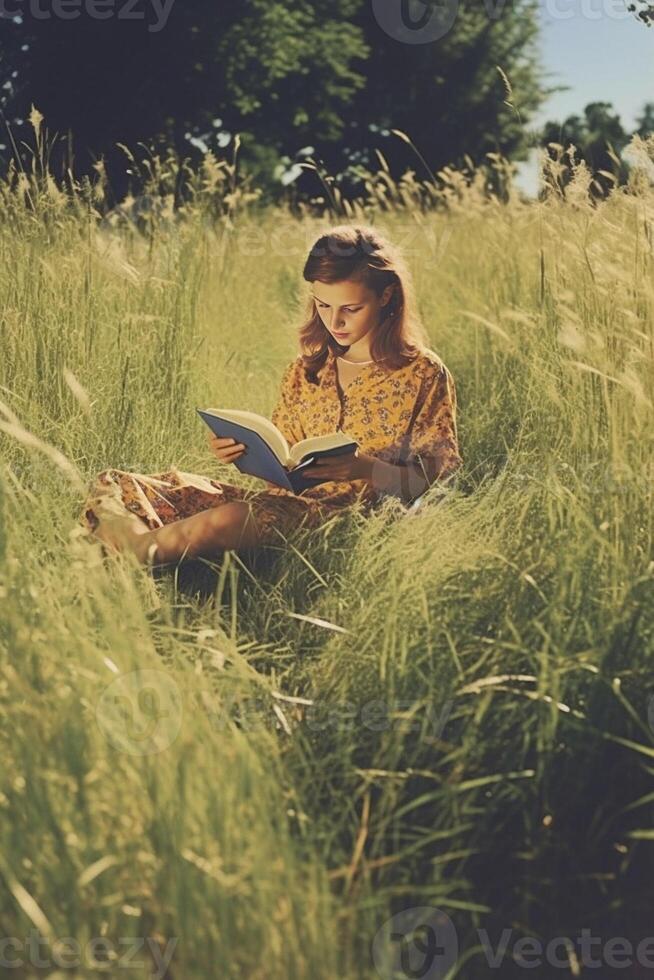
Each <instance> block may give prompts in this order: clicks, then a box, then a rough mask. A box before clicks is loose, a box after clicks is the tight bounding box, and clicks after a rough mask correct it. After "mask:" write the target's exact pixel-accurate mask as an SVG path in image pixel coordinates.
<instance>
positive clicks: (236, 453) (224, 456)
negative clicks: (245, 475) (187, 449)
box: [209, 433, 246, 463]
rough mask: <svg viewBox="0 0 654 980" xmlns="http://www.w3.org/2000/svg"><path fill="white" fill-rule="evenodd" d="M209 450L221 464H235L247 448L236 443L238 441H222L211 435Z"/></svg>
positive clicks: (218, 437)
mask: <svg viewBox="0 0 654 980" xmlns="http://www.w3.org/2000/svg"><path fill="white" fill-rule="evenodd" d="M209 449H210V450H211V452H212V453H213V454H214V456H215V457H216V459H218V460H219V461H220V462H221V463H235V462H236V460H237V459H239V458H240V457H241V456H242V455H243V453H244V452H245V449H246V446H245V445H244V444H243V443H242V442H236V439H221V438H220V436H215V435H213V433H210V435H209Z"/></svg>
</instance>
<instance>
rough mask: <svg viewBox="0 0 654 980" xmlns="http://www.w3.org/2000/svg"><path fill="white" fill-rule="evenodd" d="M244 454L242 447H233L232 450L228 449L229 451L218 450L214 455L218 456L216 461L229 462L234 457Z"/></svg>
mask: <svg viewBox="0 0 654 980" xmlns="http://www.w3.org/2000/svg"><path fill="white" fill-rule="evenodd" d="M244 452H245V447H244V446H241V447H240V448H237V447H235V448H233V449H232V448H231V447H230V448H229V449H220V450H218V452H217V453H216V455H217V456H218V459H226V460H230V459H233V458H234V457H235V456H242V455H243V453H244Z"/></svg>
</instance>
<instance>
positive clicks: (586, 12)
mask: <svg viewBox="0 0 654 980" xmlns="http://www.w3.org/2000/svg"><path fill="white" fill-rule="evenodd" d="M626 2H627V0H541V4H540V22H541V40H540V46H541V52H542V63H543V66H544V68H545V69H546V70H547V72H548V73H549V74H548V76H547V85H548V87H550V86H552V85H569V86H571V88H570V89H569V90H568V91H566V92H555V93H554V94H553V95H551V96H550V97H549V100H548V101H547V102H546V103H545V104H544V105H543V107H542V109H541V111H540V112H539V113H538V114H537V115H536V116H534V118H533V121H532V123H531V124H530V126H533V127H537V126H541V125H542V124H543V123H544V122H547V121H548V120H556V121H563V120H564V119H565V118H567V116H570V115H573V114H575V113H576V114H577V115H583V109H584V107H585V106H586V105H588V103H589V102H611V103H613V105H614V107H615V110H616V112H617V113H618V114H619V115H620V117H621V119H622V123H623V126H624V128H625V129H627V130H631V129H633V128H634V127H635V123H636V119H637V117H638V116H639V115H640V113H641V110H642V108H643V105H644V103H645V102H654V25H652V26H651V27H646V26H645V24H643V23H642V22H641V21H639V20H638V19H637V18H636V17H635V16H634V15H633V14H631V13H629V11H628V10H627V9H626ZM520 171H521V175H520V179H519V184H520V186H521V187H524V189H525V190H526V191H528V192H531V193H533V192H535V190H536V188H537V173H538V170H537V162H536V156H535V155H534V156H533V157H532V160H531V161H530V162H529V163H525V164H522V165H521V167H520Z"/></svg>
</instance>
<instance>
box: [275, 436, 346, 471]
mask: <svg viewBox="0 0 654 980" xmlns="http://www.w3.org/2000/svg"><path fill="white" fill-rule="evenodd" d="M348 443H354V445H356V444H357V441H356V439H353V438H352V437H351V436H348V435H347V434H346V433H345V432H334V433H332V434H331V435H328V436H313V437H312V438H310V439H302V440H301V441H300V442H296V443H295V445H294V446H293V447H292V448H291V450H290V453H289V456H290V461H291V463H296V464H297V463H299V462H300V460H301V459H302V457H303V456H306V455H307V454H308V453H312V452H316V451H320V450H325V449H334V448H335V447H336V446H346V445H348Z"/></svg>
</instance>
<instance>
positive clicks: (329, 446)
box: [197, 408, 359, 493]
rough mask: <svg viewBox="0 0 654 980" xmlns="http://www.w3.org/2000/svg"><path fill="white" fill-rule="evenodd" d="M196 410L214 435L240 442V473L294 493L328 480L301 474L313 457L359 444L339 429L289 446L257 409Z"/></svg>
mask: <svg viewBox="0 0 654 980" xmlns="http://www.w3.org/2000/svg"><path fill="white" fill-rule="evenodd" d="M197 412H198V415H200V417H201V418H202V419H204V421H205V422H206V423H207V425H208V426H209V428H210V429H211V431H212V432H213V433H214V435H217V436H219V437H220V438H221V439H235V440H236V442H242V443H243V445H244V446H245V448H246V452H244V453H243V455H242V456H240V457H239V459H237V460H236V461H235V462H234V465H235V466H236V468H237V469H238V470H240V472H241V473H248V474H250V475H251V476H258V477H260V478H261V479H262V480H270V482H271V483H276V484H277V485H278V486H280V487H284V489H285V490H291V491H292V492H293V493H301V492H302V490H306V489H307V488H308V487H316V486H318V484H320V483H325V482H326V481H327V480H328V479H329V478H328V477H321V476H304V475H303V473H302V471H303V470H304V469H305V468H306V467H307V466H310V465H311V463H312V462H313V461H314V460H315V459H320V458H322V457H324V456H341V455H343V454H344V453H351V452H354V450H355V449H356V448H357V446H358V445H359V444H358V442H357V441H356V439H352V438H351V437H350V436H348V435H347V434H346V433H345V432H341V431H340V430H339V431H337V432H334V433H332V434H331V435H328V436H314V437H313V438H311V439H302V440H301V441H300V442H296V443H295V445H294V446H289V444H288V442H287V441H286V439H285V438H284V436H283V435H282V433H281V432H280V431H279V429H278V428H277V426H276V425H275V424H274V423H273V422H271V421H270V419H267V418H266V417H265V416H263V415H257V414H256V412H245V411H237V410H236V409H223V408H207V409H205V410H204V411H203V410H201V409H199V408H198V409H197Z"/></svg>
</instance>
